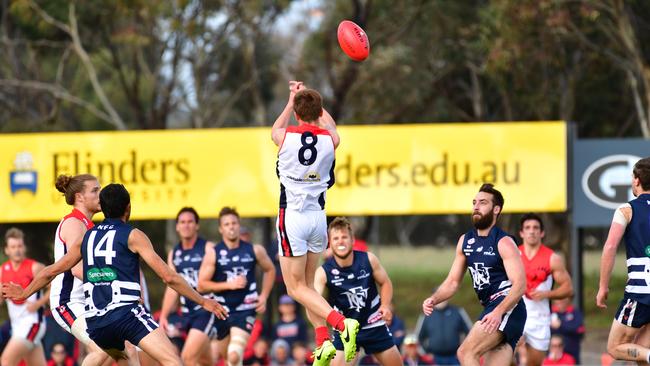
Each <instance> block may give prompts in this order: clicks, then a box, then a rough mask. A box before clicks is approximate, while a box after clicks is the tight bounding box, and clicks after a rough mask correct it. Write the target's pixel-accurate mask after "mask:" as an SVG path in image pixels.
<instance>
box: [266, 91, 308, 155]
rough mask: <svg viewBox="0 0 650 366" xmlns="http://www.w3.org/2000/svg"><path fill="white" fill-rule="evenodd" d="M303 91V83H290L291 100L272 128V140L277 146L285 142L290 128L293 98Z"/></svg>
mask: <svg viewBox="0 0 650 366" xmlns="http://www.w3.org/2000/svg"><path fill="white" fill-rule="evenodd" d="M302 89H304V86H303V85H302V81H294V80H292V81H290V82H289V100H288V101H287V105H286V106H284V109H283V110H282V113H280V115H279V116H278V118H277V119H276V120H275V122H274V123H273V127H272V128H271V139H273V142H274V143H275V145H276V146H280V145H281V144H282V140H284V132H285V130H286V129H287V127H288V126H289V121H290V120H291V113H293V97H295V96H296V93H297V92H299V91H300V90H302Z"/></svg>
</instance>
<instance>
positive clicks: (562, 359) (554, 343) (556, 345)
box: [542, 334, 576, 366]
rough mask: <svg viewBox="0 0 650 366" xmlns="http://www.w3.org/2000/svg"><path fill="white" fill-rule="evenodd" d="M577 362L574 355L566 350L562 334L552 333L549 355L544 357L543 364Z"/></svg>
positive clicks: (558, 365) (553, 365) (560, 365)
mask: <svg viewBox="0 0 650 366" xmlns="http://www.w3.org/2000/svg"><path fill="white" fill-rule="evenodd" d="M575 364H576V360H575V359H574V358H573V356H571V355H570V354H568V353H565V352H564V341H563V340H562V336H561V335H559V334H555V335H552V336H551V343H550V345H549V348H548V356H546V358H545V359H544V363H542V366H571V365H575Z"/></svg>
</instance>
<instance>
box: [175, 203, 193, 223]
mask: <svg viewBox="0 0 650 366" xmlns="http://www.w3.org/2000/svg"><path fill="white" fill-rule="evenodd" d="M185 212H189V213H191V214H192V215H194V221H196V223H197V224H198V223H199V213H198V212H196V210H195V209H194V207H183V208H181V210H180V211H178V214H176V222H178V218H179V217H181V214H184V213H185Z"/></svg>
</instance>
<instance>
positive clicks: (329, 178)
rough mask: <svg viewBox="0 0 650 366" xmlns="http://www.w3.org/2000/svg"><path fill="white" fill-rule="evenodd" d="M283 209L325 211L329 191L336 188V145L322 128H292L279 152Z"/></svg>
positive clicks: (290, 127) (289, 129) (287, 132)
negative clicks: (326, 195)
mask: <svg viewBox="0 0 650 366" xmlns="http://www.w3.org/2000/svg"><path fill="white" fill-rule="evenodd" d="M277 174H278V177H279V178H280V208H281V209H282V208H287V209H290V210H296V211H305V210H323V209H325V192H326V191H327V189H328V188H329V187H331V186H332V185H334V142H333V140H332V137H331V136H330V133H329V132H328V131H327V130H324V129H322V128H320V127H318V126H314V125H310V124H301V125H300V126H289V127H288V128H287V129H286V132H285V135H284V140H283V142H282V145H280V150H279V152H278V165H277Z"/></svg>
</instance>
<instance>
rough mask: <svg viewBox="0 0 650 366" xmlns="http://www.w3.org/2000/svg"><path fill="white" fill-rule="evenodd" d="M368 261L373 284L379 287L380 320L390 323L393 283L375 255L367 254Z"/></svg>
mask: <svg viewBox="0 0 650 366" xmlns="http://www.w3.org/2000/svg"><path fill="white" fill-rule="evenodd" d="M368 260H369V261H370V266H371V267H372V276H373V278H374V279H375V283H377V285H379V298H380V300H381V306H380V307H379V311H381V316H382V318H384V320H385V321H387V322H388V323H390V322H391V321H392V320H393V311H392V310H391V308H390V305H391V303H392V302H393V282H392V281H391V280H390V277H388V273H387V272H386V270H385V269H384V266H382V265H381V262H379V258H377V256H376V255H374V254H372V253H370V252H368Z"/></svg>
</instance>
